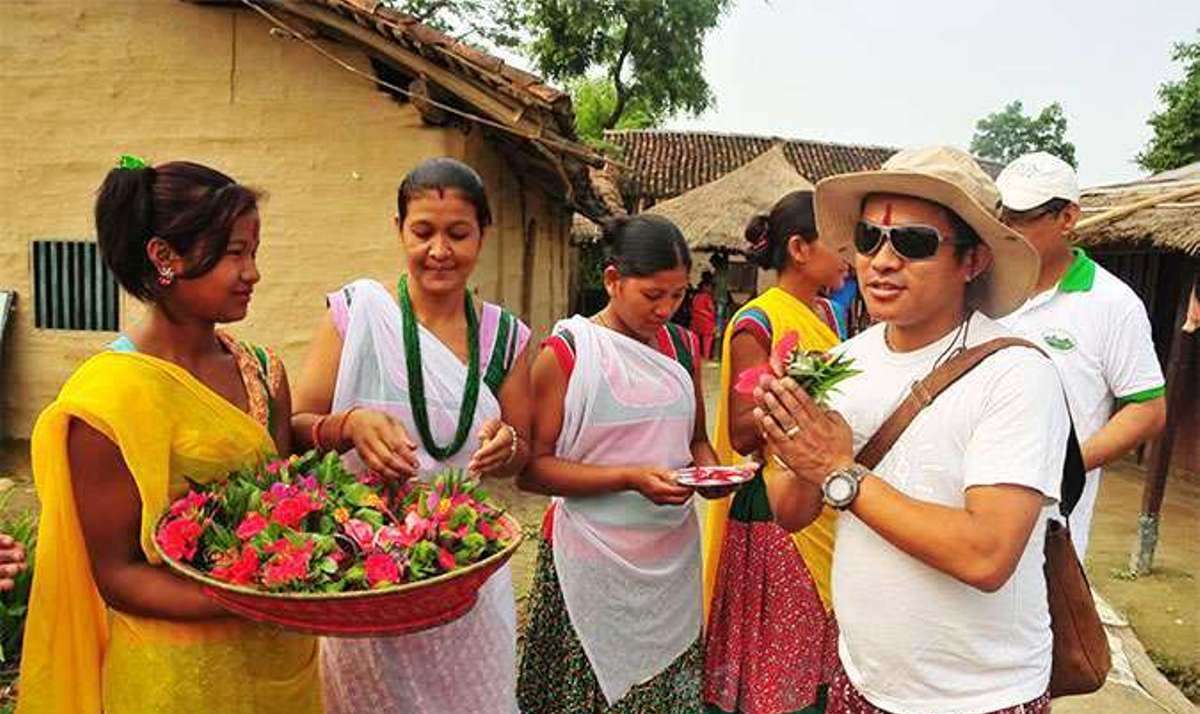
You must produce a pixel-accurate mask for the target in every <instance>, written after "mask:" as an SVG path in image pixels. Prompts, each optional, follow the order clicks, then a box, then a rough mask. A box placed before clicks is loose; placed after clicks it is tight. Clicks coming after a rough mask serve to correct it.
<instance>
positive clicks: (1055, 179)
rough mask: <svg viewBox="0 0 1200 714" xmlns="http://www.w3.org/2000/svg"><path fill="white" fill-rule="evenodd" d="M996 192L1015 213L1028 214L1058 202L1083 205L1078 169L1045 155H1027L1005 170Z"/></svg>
mask: <svg viewBox="0 0 1200 714" xmlns="http://www.w3.org/2000/svg"><path fill="white" fill-rule="evenodd" d="M996 188H998V189H1000V199H1001V201H1002V202H1003V203H1004V207H1005V208H1008V209H1010V210H1013V211H1028V210H1029V209H1031V208H1037V207H1038V206H1040V205H1042V204H1043V203H1045V202H1047V201H1049V200H1051V199H1054V198H1062V199H1065V200H1067V201H1070V202H1071V203H1079V179H1078V178H1077V177H1076V176H1075V169H1073V168H1071V165H1070V164H1068V163H1067V162H1066V161H1063V160H1062V159H1060V158H1058V157H1057V156H1054V155H1053V154H1047V153H1046V152H1045V151H1035V152H1033V153H1032V154H1025V155H1024V156H1020V157H1018V158H1017V159H1015V160H1014V161H1013V162H1012V163H1011V164H1009V165H1008V166H1005V167H1004V170H1003V171H1001V172H1000V176H998V177H997V178H996Z"/></svg>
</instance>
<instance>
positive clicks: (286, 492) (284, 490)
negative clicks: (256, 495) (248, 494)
mask: <svg viewBox="0 0 1200 714" xmlns="http://www.w3.org/2000/svg"><path fill="white" fill-rule="evenodd" d="M294 491H295V487H294V486H289V485H287V484H286V483H278V482H276V483H273V484H271V487H270V488H269V489H267V492H266V493H264V494H263V500H264V501H266V502H267V503H271V504H274V503H279V502H280V501H282V500H283V499H285V498H287V497H288V496H290V495H292V493H293V492H294Z"/></svg>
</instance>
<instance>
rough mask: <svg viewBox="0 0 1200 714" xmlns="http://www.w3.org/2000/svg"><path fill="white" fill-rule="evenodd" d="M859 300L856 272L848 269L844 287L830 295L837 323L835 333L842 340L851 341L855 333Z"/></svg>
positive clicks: (843, 283)
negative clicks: (857, 300)
mask: <svg viewBox="0 0 1200 714" xmlns="http://www.w3.org/2000/svg"><path fill="white" fill-rule="evenodd" d="M857 298H858V280H857V279H856V278H855V277H854V271H853V270H850V269H847V270H846V279H845V280H844V281H843V282H842V287H840V288H838V289H837V290H833V291H831V292H830V293H829V303H830V305H831V306H832V308H833V314H834V319H835V320H836V321H837V327H836V329H835V330H834V331H835V332H837V333H838V337H839V338H840V339H843V340H845V339H849V338H850V337H851V333H852V332H853V331H854V330H853V329H851V325H853V320H852V317H853V315H854V303H855V300H856V299H857Z"/></svg>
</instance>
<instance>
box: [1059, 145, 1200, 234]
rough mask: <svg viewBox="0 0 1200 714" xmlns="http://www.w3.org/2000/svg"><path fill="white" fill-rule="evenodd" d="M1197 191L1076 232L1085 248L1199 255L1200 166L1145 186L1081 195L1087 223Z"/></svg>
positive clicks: (1155, 178)
mask: <svg viewBox="0 0 1200 714" xmlns="http://www.w3.org/2000/svg"><path fill="white" fill-rule="evenodd" d="M1190 186H1195V188H1196V190H1197V192H1196V193H1194V194H1192V195H1190V196H1186V197H1183V198H1180V199H1176V200H1172V201H1169V202H1167V203H1161V204H1158V205H1156V206H1153V207H1150V208H1143V209H1141V210H1139V211H1137V212H1135V213H1133V214H1131V215H1128V216H1125V217H1124V218H1120V219H1118V220H1115V221H1112V222H1108V223H1104V224H1101V225H1097V226H1093V227H1090V228H1085V229H1083V230H1080V231H1077V232H1076V240H1077V241H1078V242H1079V243H1080V244H1081V245H1085V246H1098V247H1114V246H1118V245H1120V246H1126V247H1154V248H1160V249H1165V250H1171V251H1178V252H1180V253H1186V254H1188V255H1193V256H1200V162H1196V163H1194V164H1191V165H1189V166H1185V167H1183V168H1180V169H1175V170H1174V171H1169V172H1166V173H1162V174H1156V175H1154V176H1151V177H1149V178H1146V179H1143V180H1141V181H1135V182H1132V183H1126V184H1116V185H1112V186H1099V187H1096V188H1090V189H1086V190H1084V191H1083V194H1082V196H1081V197H1080V203H1081V204H1082V205H1083V216H1084V219H1088V218H1091V217H1093V216H1097V215H1100V214H1102V213H1104V212H1105V211H1107V210H1111V209H1113V208H1118V207H1121V206H1127V205H1129V204H1132V203H1135V202H1137V201H1140V200H1143V199H1146V198H1150V197H1153V196H1156V195H1166V194H1168V193H1171V192H1174V191H1180V190H1183V189H1186V188H1188V187H1190Z"/></svg>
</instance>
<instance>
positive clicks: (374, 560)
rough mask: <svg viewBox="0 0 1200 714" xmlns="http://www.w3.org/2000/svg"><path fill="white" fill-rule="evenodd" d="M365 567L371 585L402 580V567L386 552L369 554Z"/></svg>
mask: <svg viewBox="0 0 1200 714" xmlns="http://www.w3.org/2000/svg"><path fill="white" fill-rule="evenodd" d="M363 568H364V569H365V570H366V573H367V585H369V586H370V587H375V586H377V585H387V584H389V583H398V582H400V568H398V567H396V561H394V560H392V557H391V556H390V555H388V554H386V553H372V554H370V555H368V556H367V559H366V561H365V562H364V563H363Z"/></svg>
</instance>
